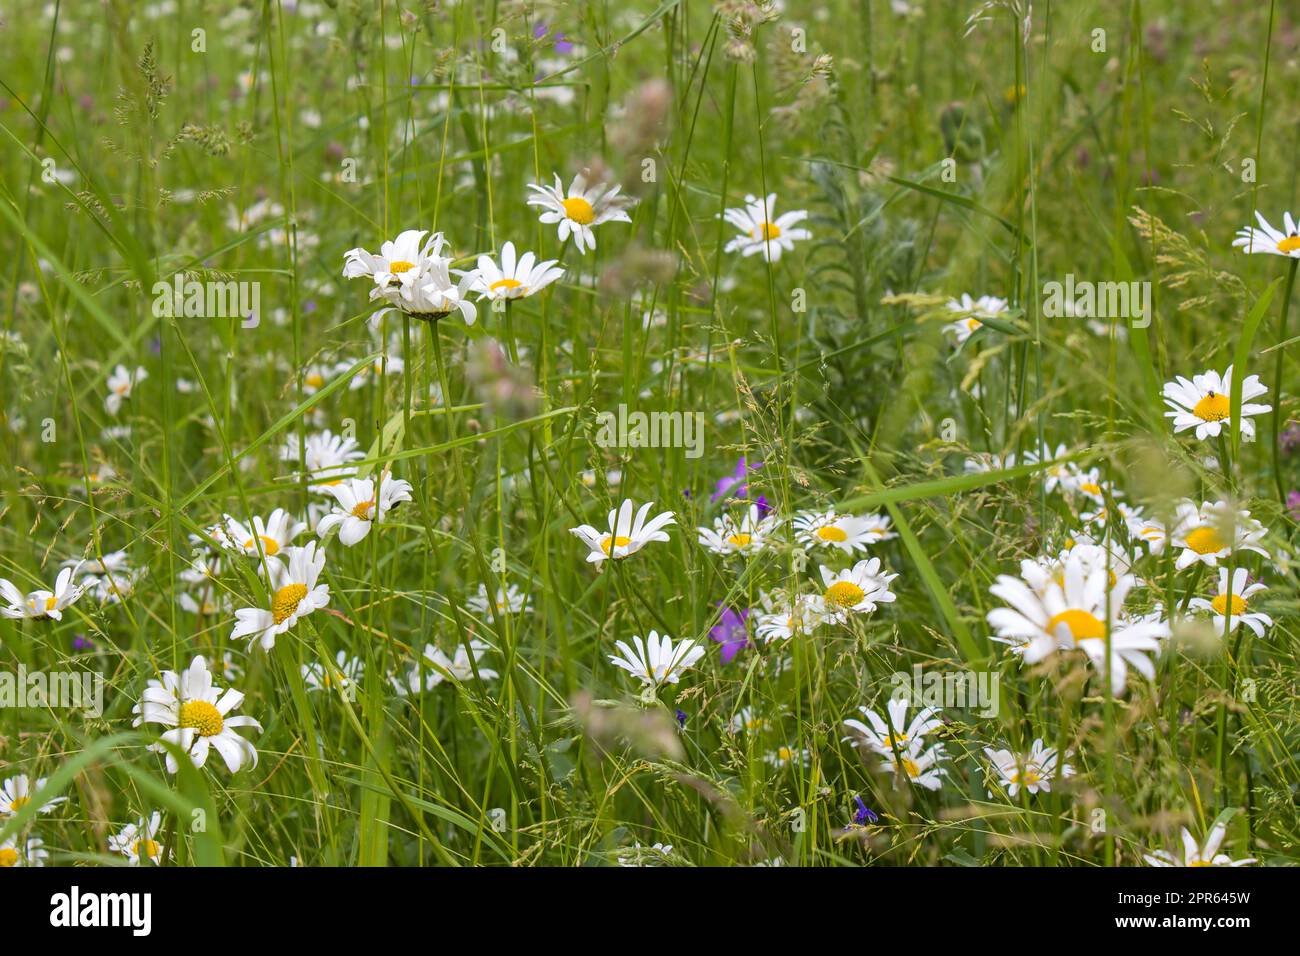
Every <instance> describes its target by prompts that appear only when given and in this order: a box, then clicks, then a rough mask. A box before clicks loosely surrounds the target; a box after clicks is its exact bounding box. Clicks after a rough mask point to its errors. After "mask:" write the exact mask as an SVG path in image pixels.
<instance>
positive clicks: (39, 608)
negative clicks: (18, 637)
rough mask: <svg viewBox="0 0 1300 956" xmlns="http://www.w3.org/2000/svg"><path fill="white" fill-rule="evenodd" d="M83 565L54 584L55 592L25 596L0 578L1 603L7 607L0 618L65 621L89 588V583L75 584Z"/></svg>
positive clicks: (1, 609) (64, 572) (65, 572)
mask: <svg viewBox="0 0 1300 956" xmlns="http://www.w3.org/2000/svg"><path fill="white" fill-rule="evenodd" d="M80 566H81V562H77V564H75V565H73V566H72V567H70V568H64V569H63V570H62V571H60V572H59V576H58V577H57V578H56V579H55V581H54V590H53V591H46V590H44V589H37V590H35V591H32V592H31V593H30V594H23V593H22V592H21V591H19V590H18V588H16V587H14V585H13V583H12V582H10V581H9V580H8V579H6V578H0V600H3V601H4V602H5V603H6V604H7V605H8V606H7V607H0V615H3V616H5V617H7V618H11V619H13V618H46V619H51V620H55V621H61V620H63V612H64V611H65V610H66V609H67V608H69V607H71V606H72V605H73V604H75V603H76V602H77V600H78V599H79V598H80V597H81V596H82V595H83V594H85V593H86V590H87V588H89V587H90V582H82V583H80V584H74V583H73V580H74V579H75V578H76V576H77V573H78V569H79V568H80Z"/></svg>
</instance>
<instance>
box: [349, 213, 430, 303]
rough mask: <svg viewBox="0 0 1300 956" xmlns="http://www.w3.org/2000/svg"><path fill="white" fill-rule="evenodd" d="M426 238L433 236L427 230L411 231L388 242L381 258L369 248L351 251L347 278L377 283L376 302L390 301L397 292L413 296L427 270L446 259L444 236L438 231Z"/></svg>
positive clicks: (380, 253) (381, 249) (372, 295)
mask: <svg viewBox="0 0 1300 956" xmlns="http://www.w3.org/2000/svg"><path fill="white" fill-rule="evenodd" d="M425 236H429V230H427V229H407V230H406V231H405V232H402V233H399V234H398V236H397V238H396V239H393V240H391V241H386V242H384V244H383V245H381V246H380V247H379V254H378V255H374V254H372V253H369V252H367V251H366V250H365V249H360V248H357V249H349V250H348V251H347V252H345V253H344V254H343V278H345V279H358V278H362V277H366V278H369V279H371V280H372V281H373V282H374V284H375V292H372V293H371V298H372V299H376V298H388V297H389V294H390V293H392V292H394V291H396V292H397V294H398V296H399V297H400V296H401V295H402V294H403V293H405V294H406V295H407V297H409V296H410V295H411V294H412V293H413V290H414V287H415V284H416V282H417V281H418V279H419V276H420V273H421V271H422V270H423V268H424V267H425V266H426V265H428V264H429V263H431V262H437V261H439V260H442V259H443V258H444V257H443V255H442V250H443V249H444V248H445V247H446V245H447V240H446V239H445V238H444V237H443V234H442V233H440V232H436V233H434V234H433V235H431V236H429V238H428V240H426V239H425V238H424V237H425Z"/></svg>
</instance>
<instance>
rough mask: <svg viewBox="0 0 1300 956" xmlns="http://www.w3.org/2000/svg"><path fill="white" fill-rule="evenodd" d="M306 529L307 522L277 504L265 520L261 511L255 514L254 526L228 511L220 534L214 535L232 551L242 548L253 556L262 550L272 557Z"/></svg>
mask: <svg viewBox="0 0 1300 956" xmlns="http://www.w3.org/2000/svg"><path fill="white" fill-rule="evenodd" d="M306 530H307V523H306V522H304V521H295V520H294V518H293V516H292V515H291V514H289V512H287V511H285V510H284V509H283V508H276V509H275V510H274V511H272V512H271V514H270V515H269V516H267V518H266V520H265V521H264V520H262V516H261V515H255V516H254V517H253V523H252V525H251V526H250V525H247V524H245V523H244V522H242V521H239V520H237V519H236V518H233V517H231V516H230V515H226V516H225V519H224V524H223V527H222V535H221V537H217V536H215V535H214V536H213V539H214V540H216V541H217V543H218V544H220V545H221V546H222V547H224V548H228V549H229V550H231V551H240V552H242V553H244V554H247V555H250V556H251V557H254V558H256V557H257V556H258V554H259V553H260V554H263V555H265V556H266V557H268V558H273V557H275V556H276V555H278V554H279V553H280V552H281V551H283V550H285V549H286V548H288V547H289V546H290V545H292V544H293V539H294V538H296V537H298V535H300V534H302V533H303V532H304V531H306Z"/></svg>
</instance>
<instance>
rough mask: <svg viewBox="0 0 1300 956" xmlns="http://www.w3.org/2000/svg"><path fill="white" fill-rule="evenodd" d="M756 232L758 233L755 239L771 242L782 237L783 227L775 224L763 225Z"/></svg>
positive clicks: (767, 223) (766, 223)
mask: <svg viewBox="0 0 1300 956" xmlns="http://www.w3.org/2000/svg"><path fill="white" fill-rule="evenodd" d="M754 232H755V233H757V235H756V236H755V237H754V238H755V239H762V240H763V241H765V242H771V241H772V240H773V239H779V238H780V237H781V227H780V226H778V225H777V224H776V223H774V222H765V223H762V224H761V225H759V226H758V227H757V228H756V229H755V230H754Z"/></svg>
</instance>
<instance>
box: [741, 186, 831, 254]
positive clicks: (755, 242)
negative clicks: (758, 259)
mask: <svg viewBox="0 0 1300 956" xmlns="http://www.w3.org/2000/svg"><path fill="white" fill-rule="evenodd" d="M775 206H776V193H768V194H767V198H766V199H759V198H758V197H757V196H746V197H745V205H744V206H743V207H741V208H739V209H728V210H726V211H725V212H724V213H723V214H722V215H723V218H724V219H726V220H727V222H729V223H731V224H732V225H733V226H735V227H736V228H737V229H739V230H740V235H739V236H736V237H735V238H734V239H732V240H731V241H730V242H728V243H727V244H726V246H724V247H723V251H724V252H739V253H740V254H741V255H742V256H745V257H749V256H753V255H760V254H761V255H762V256H763V258H764V259H766V260H767V261H768V262H777V261H779V260H780V258H781V255H782V253H786V252H792V251H794V244H795V242H796V241H802V240H804V239H811V238H812V233H811V232H809V231H808V230H807V229H804V228H802V227H799V228H796V227H795V226H796V223H800V222H803V221H804V220H805V219H807V218H808V211H807V210H806V209H797V210H792V211H790V212H787V213H782V214H781V215H780V216H777V217H776V218H775V219H774V218H773V217H772V210H773V209H774V208H775Z"/></svg>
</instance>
